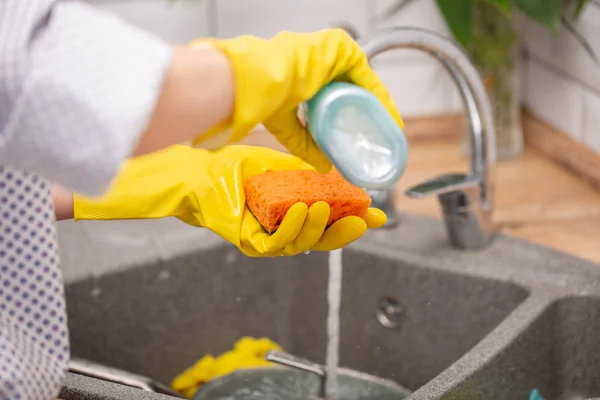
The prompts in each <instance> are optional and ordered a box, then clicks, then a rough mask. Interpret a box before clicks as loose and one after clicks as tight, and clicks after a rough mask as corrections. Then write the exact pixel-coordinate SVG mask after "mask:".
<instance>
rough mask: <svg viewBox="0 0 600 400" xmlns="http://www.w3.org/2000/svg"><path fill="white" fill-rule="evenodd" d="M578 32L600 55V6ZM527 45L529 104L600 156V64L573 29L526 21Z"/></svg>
mask: <svg viewBox="0 0 600 400" xmlns="http://www.w3.org/2000/svg"><path fill="white" fill-rule="evenodd" d="M576 27H577V30H578V31H579V32H580V33H581V34H582V35H583V36H584V37H585V38H586V39H587V40H588V41H589V42H590V45H591V46H592V48H593V49H594V51H595V52H596V54H598V56H600V5H598V4H596V3H589V6H588V7H587V8H586V9H585V10H584V12H583V14H582V15H581V17H580V19H579V21H578V22H577V24H576ZM522 33H523V35H522V37H523V43H524V45H525V46H526V47H527V49H528V51H529V53H530V61H529V64H530V65H529V72H528V74H527V75H528V79H529V82H527V89H526V96H525V98H526V105H527V107H528V108H529V109H530V110H531V111H532V112H533V113H535V114H536V115H538V116H539V117H541V118H543V119H544V120H545V121H546V122H548V123H550V124H551V125H553V126H554V127H556V128H558V129H560V130H562V131H564V132H566V133H568V134H569V135H570V136H571V137H573V138H575V139H577V140H579V141H582V142H583V143H585V144H587V145H588V146H590V147H591V148H593V149H594V150H596V151H597V152H598V153H599V154H600V131H598V130H596V129H594V126H598V122H599V120H598V117H595V116H594V115H595V114H597V113H598V112H599V111H600V101H599V100H598V99H600V66H599V65H596V63H595V62H594V61H593V60H592V59H591V58H590V56H589V55H588V54H587V53H586V51H585V50H584V48H583V47H582V46H581V45H580V44H579V42H578V41H577V40H576V39H575V38H574V37H573V35H571V34H570V33H569V32H567V31H562V32H561V33H560V34H559V35H553V34H552V33H551V32H549V31H548V30H546V29H544V28H543V27H540V26H538V25H537V24H534V23H533V22H529V21H528V22H525V23H524V24H523V30H522Z"/></svg>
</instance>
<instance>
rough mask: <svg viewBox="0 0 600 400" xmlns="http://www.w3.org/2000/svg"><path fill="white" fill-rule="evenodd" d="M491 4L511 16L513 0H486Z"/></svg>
mask: <svg viewBox="0 0 600 400" xmlns="http://www.w3.org/2000/svg"><path fill="white" fill-rule="evenodd" d="M486 1H487V2H488V3H490V4H491V5H493V6H495V7H496V8H497V9H499V10H500V11H502V12H503V13H504V14H505V15H507V16H510V4H511V0H486ZM584 1H585V0H584Z"/></svg>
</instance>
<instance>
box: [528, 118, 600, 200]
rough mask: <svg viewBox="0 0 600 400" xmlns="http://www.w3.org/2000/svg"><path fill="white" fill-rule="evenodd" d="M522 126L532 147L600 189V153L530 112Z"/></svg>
mask: <svg viewBox="0 0 600 400" xmlns="http://www.w3.org/2000/svg"><path fill="white" fill-rule="evenodd" d="M523 127H524V131H525V140H526V142H527V143H528V144H529V145H530V146H531V147H533V148H535V149H536V150H539V151H540V152H541V153H542V154H544V155H545V156H546V157H548V158H550V159H552V160H553V161H554V162H556V163H558V164H560V165H562V166H563V167H565V168H567V169H569V170H570V171H573V173H575V175H576V176H579V177H580V178H581V179H584V180H586V181H587V182H588V183H589V184H590V185H592V186H594V187H595V188H596V189H600V157H599V156H598V154H596V153H595V152H594V151H593V150H591V149H589V148H588V147H586V146H585V145H584V144H582V143H579V142H577V141H575V140H574V139H571V137H570V136H568V135H567V134H565V133H563V132H560V131H559V130H557V129H555V128H553V127H551V126H550V125H548V124H546V123H544V122H543V121H541V120H540V119H538V118H536V117H535V116H533V115H532V114H530V113H528V112H524V113H523Z"/></svg>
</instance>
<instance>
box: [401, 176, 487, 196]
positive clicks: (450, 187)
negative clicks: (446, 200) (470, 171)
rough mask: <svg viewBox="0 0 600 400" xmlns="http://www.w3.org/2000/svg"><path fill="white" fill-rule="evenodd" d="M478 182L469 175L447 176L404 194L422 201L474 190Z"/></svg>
mask: <svg viewBox="0 0 600 400" xmlns="http://www.w3.org/2000/svg"><path fill="white" fill-rule="evenodd" d="M477 184H478V182H477V180H476V179H474V178H472V177H470V176H469V175H467V174H463V173H455V174H445V175H440V176H438V177H435V178H433V179H430V180H428V181H425V182H423V183H420V184H418V185H415V186H413V187H411V188H409V189H407V190H406V191H405V192H404V193H405V194H406V195H407V196H408V197H412V198H414V199H422V198H424V197H429V196H433V195H438V196H440V195H443V194H446V193H450V192H456V191H463V190H466V189H470V188H473V187H474V186H476V185H477Z"/></svg>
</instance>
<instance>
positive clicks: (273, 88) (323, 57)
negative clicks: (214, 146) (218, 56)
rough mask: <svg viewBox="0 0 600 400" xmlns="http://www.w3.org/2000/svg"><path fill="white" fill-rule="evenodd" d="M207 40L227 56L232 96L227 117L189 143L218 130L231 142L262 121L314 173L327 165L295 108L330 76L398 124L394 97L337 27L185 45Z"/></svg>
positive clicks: (205, 138) (211, 136)
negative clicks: (367, 94)
mask: <svg viewBox="0 0 600 400" xmlns="http://www.w3.org/2000/svg"><path fill="white" fill-rule="evenodd" d="M207 43H212V44H213V45H214V46H217V47H218V48H219V49H220V50H221V51H223V52H224V53H225V54H226V55H227V57H228V58H229V60H230V62H231V64H232V67H233V74H234V79H235V93H236V98H235V106H234V111H233V116H232V117H231V119H230V120H228V121H225V122H224V123H222V124H219V125H218V126H215V127H213V128H212V129H210V130H209V131H208V132H205V133H204V134H202V135H200V136H199V137H198V138H197V139H195V140H194V141H193V144H194V145H195V146H202V145H203V143H204V142H207V141H208V140H211V139H214V137H215V136H216V135H218V134H219V133H220V132H228V134H229V135H230V137H229V138H228V140H229V142H230V143H231V142H237V141H239V140H241V139H243V138H244V137H245V136H246V135H247V134H248V133H249V132H250V130H251V129H252V128H254V127H255V126H256V125H258V124H260V123H262V124H264V126H265V127H266V128H267V129H268V130H269V131H270V132H271V133H272V134H273V135H275V137H276V138H277V140H278V141H279V142H280V143H281V144H282V145H284V146H285V147H286V148H287V149H288V150H289V151H290V152H291V153H292V154H294V155H296V156H298V157H300V158H302V159H303V160H305V161H306V162H308V163H309V164H311V165H313V166H314V167H315V168H317V170H318V171H319V172H321V173H325V172H328V171H329V170H330V169H331V163H330V162H329V160H328V159H327V158H326V157H325V155H324V154H323V153H322V152H321V151H320V150H319V148H318V147H317V145H316V143H315V142H314V141H313V139H312V137H311V136H310V134H309V133H308V132H307V130H306V129H305V128H304V126H303V125H302V124H301V123H300V121H299V120H298V118H297V109H298V105H299V104H301V103H303V102H305V101H307V100H309V99H310V98H311V97H313V96H314V95H315V94H316V93H317V92H318V91H319V89H321V88H322V87H323V86H325V85H326V84H328V83H330V82H332V81H334V80H337V81H340V80H341V81H347V82H352V83H354V84H356V85H358V86H362V87H363V88H365V89H367V90H369V91H371V92H372V93H373V94H374V95H375V96H377V98H379V100H380V101H381V103H382V104H383V105H384V106H385V107H386V108H387V110H388V111H389V112H390V114H391V115H392V117H393V118H394V119H395V120H396V121H397V122H398V125H400V127H402V128H403V127H404V124H403V122H402V119H401V118H400V115H399V114H398V111H397V109H396V106H395V105H394V101H393V100H392V98H391V96H390V95H389V93H388V91H387V90H386V88H385V86H384V85H383V83H382V82H381V80H380V79H379V78H378V77H377V75H376V74H375V72H374V71H373V70H372V69H371V67H370V66H369V63H368V60H367V58H366V56H365V54H364V53H363V51H362V49H361V48H360V46H359V45H358V44H357V43H356V42H355V41H354V40H353V39H352V38H351V37H350V36H349V35H348V34H347V33H346V32H345V31H344V30H342V29H328V30H323V31H320V32H316V33H291V32H282V33H279V34H278V35H276V36H274V37H273V38H272V39H270V40H266V39H261V38H258V37H254V36H240V37H236V38H233V39H228V40H218V39H210V38H209V39H198V40H196V41H194V42H192V43H191V45H192V46H195V45H205V44H207Z"/></svg>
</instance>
